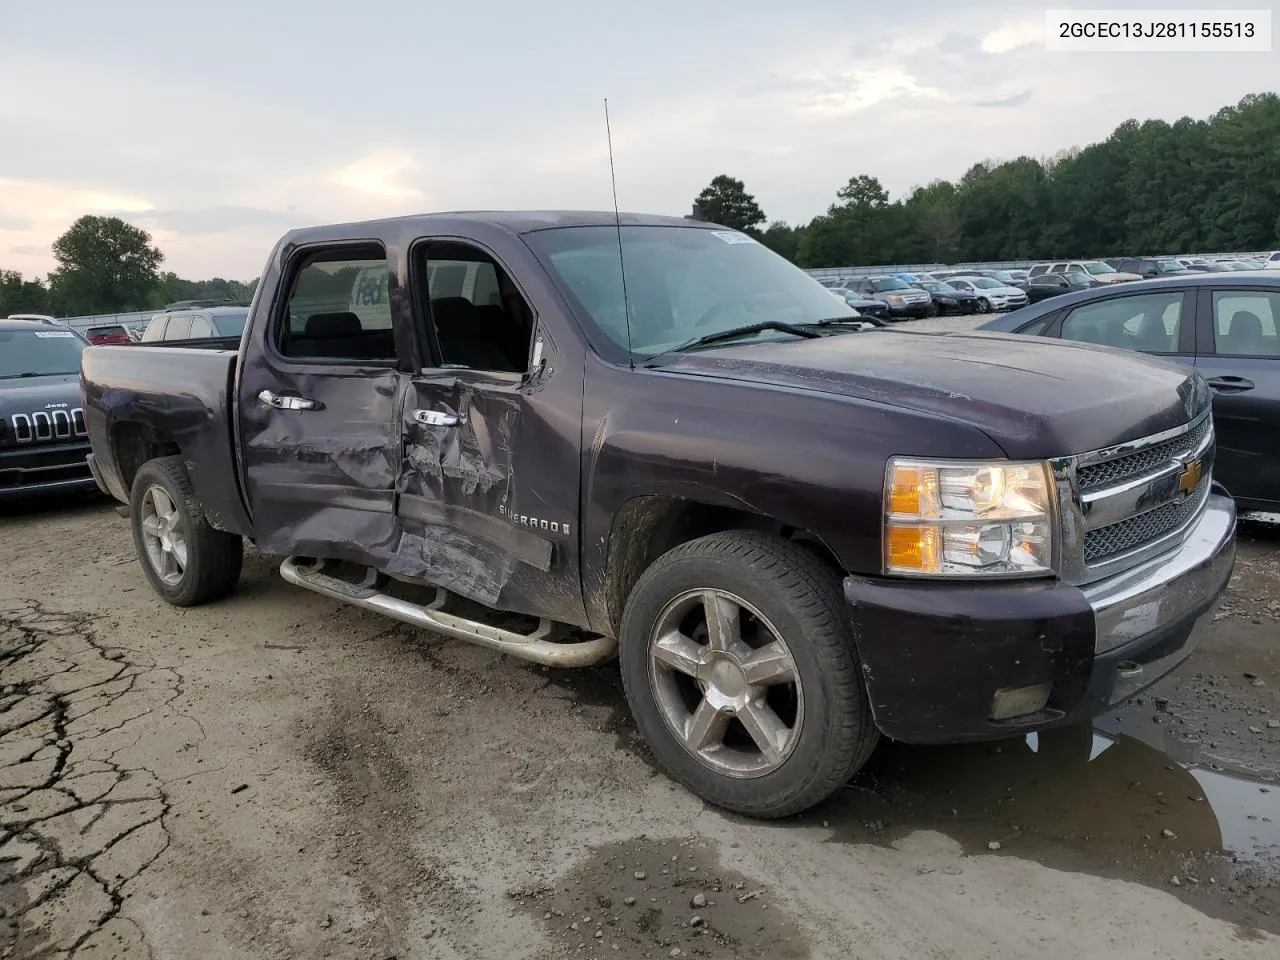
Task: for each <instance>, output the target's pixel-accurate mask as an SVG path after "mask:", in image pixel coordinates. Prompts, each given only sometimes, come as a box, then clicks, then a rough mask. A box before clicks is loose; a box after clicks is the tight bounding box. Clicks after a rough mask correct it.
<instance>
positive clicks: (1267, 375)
mask: <svg viewBox="0 0 1280 960" xmlns="http://www.w3.org/2000/svg"><path fill="white" fill-rule="evenodd" d="M1198 318H1199V319H1198V326H1197V340H1198V350H1197V356H1196V369H1197V370H1198V371H1199V372H1200V373H1201V375H1203V376H1204V378H1205V380H1207V381H1208V382H1209V386H1210V387H1211V388H1212V389H1213V422H1214V429H1215V432H1216V434H1217V442H1218V456H1217V464H1216V466H1215V467H1214V475H1215V477H1216V478H1217V479H1218V481H1219V482H1220V483H1222V485H1223V486H1225V487H1226V488H1227V490H1228V491H1230V492H1231V493H1232V494H1233V495H1234V496H1235V497H1236V498H1237V499H1238V500H1240V501H1241V503H1242V505H1243V506H1245V507H1246V508H1249V507H1251V508H1253V509H1267V510H1274V509H1276V508H1277V507H1280V441H1278V440H1277V438H1280V327H1278V326H1277V324H1278V323H1280V290H1276V289H1275V288H1274V287H1271V288H1270V289H1268V288H1267V287H1264V286H1262V285H1259V286H1258V287H1257V288H1256V289H1249V288H1242V287H1234V286H1233V287H1231V288H1229V289H1224V288H1219V289H1210V288H1207V287H1206V288H1204V289H1203V290H1202V291H1201V294H1200V303H1199V309H1198Z"/></svg>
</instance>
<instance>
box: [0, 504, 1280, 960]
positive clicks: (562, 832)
mask: <svg viewBox="0 0 1280 960" xmlns="http://www.w3.org/2000/svg"><path fill="white" fill-rule="evenodd" d="M1278 547H1280V536H1277V534H1276V532H1275V529H1274V528H1267V527H1260V526H1259V527H1248V528H1246V529H1245V530H1244V531H1243V533H1242V541H1241V558H1240V563H1239V567H1238V570H1237V575H1236V578H1235V580H1234V581H1233V585H1232V588H1231V594H1230V597H1229V600H1228V602H1227V604H1226V606H1225V607H1224V608H1223V613H1222V616H1221V618H1220V619H1219V620H1218V621H1217V622H1216V623H1215V626H1214V630H1213V633H1212V635H1211V636H1210V637H1209V638H1208V639H1207V641H1206V642H1205V643H1204V645H1203V647H1202V648H1201V649H1200V650H1199V651H1198V652H1197V654H1196V655H1195V657H1194V658H1193V660H1192V661H1190V662H1189V663H1188V664H1186V665H1185V666H1184V667H1183V668H1182V669H1181V670H1180V671H1179V672H1178V673H1177V674H1176V675H1175V676H1173V677H1172V678H1170V679H1169V680H1167V681H1166V682H1165V683H1164V684H1162V685H1161V687H1160V688H1159V689H1157V690H1155V691H1153V693H1152V694H1151V695H1150V696H1147V697H1144V698H1143V701H1142V702H1141V703H1135V704H1133V705H1132V706H1131V707H1130V708H1129V709H1127V710H1125V711H1123V712H1122V713H1120V714H1118V715H1116V716H1113V717H1108V718H1105V719H1104V720H1103V721H1102V722H1101V723H1100V724H1099V725H1098V727H1097V728H1096V729H1095V730H1094V731H1090V730H1089V729H1087V728H1085V729H1082V730H1079V731H1068V732H1066V733H1064V734H1063V735H1061V736H1056V737H1049V736H1047V735H1046V736H1044V737H1041V738H1039V739H1034V738H1033V739H1031V740H1030V741H1028V740H1024V739H1019V740H1013V741H1007V742H1005V743H1002V744H995V745H981V746H971V747H959V748H929V749H920V748H914V749H912V748H906V747H902V746H896V745H892V744H889V745H884V746H882V748H881V749H879V750H878V751H877V754H876V755H875V756H874V757H873V759H872V762H871V764H870V765H869V767H868V769H867V770H866V771H865V772H864V773H863V774H861V775H859V777H858V778H857V779H856V780H855V781H854V782H853V783H852V784H850V785H849V787H848V788H847V789H845V790H844V791H842V792H841V794H840V795H839V796H838V797H837V798H835V799H834V800H832V801H831V802H829V803H827V804H825V805H824V806H823V807H821V808H819V809H818V810H815V811H812V812H811V813H809V814H807V815H805V816H804V817H800V818H796V819H795V820H793V821H788V822H785V823H774V824H761V823H753V822H748V821H745V820H742V819H739V818H736V817H731V816H726V815H724V814H722V813H720V812H718V811H716V810H714V809H711V808H708V807H706V806H705V805H704V804H702V803H701V802H700V801H698V800H697V799H696V798H694V797H692V796H691V795H690V794H688V793H687V792H685V791H684V790H682V789H680V788H678V787H676V786H675V785H673V784H672V783H671V782H670V781H669V780H667V779H666V778H665V777H664V776H662V775H661V774H659V773H657V772H656V771H655V770H654V769H653V768H652V766H651V764H650V762H649V759H648V756H647V754H646V752H645V750H644V748H643V747H642V745H640V744H639V743H637V741H636V738H635V735H634V730H633V727H632V725H631V723H630V721H629V719H628V717H627V712H626V708H625V705H624V703H623V700H622V693H621V685H620V683H619V680H618V675H617V670H616V667H613V666H610V667H604V668H600V669H594V670H586V671H575V672H568V671H565V672H555V671H549V670H545V669H542V668H538V667H534V666H530V665H526V664H522V663H518V662H516V661H513V660H510V659H507V658H504V657H501V656H499V655H497V654H495V653H491V652H489V651H485V650H481V649H478V648H475V647H471V646H468V645H466V644H463V643H459V642H455V641H445V640H442V639H440V638H438V637H433V636H431V635H427V634H423V633H419V632H414V631H412V630H409V629H407V628H405V627H402V626H399V625H397V624H395V623H393V622H391V621H388V620H385V619H381V618H379V617H377V616H376V615H373V614H368V613H364V612H361V611H357V610H354V609H351V608H346V607H343V606H341V605H339V604H337V603H334V602H331V601H329V600H327V599H324V598H322V597H319V596H316V595H314V594H310V593H308V592H305V591H302V590H300V589H297V588H294V587H290V586H288V585H287V584H285V583H284V582H283V581H282V580H281V579H280V578H279V576H278V575H277V574H276V573H275V570H274V567H275V565H274V563H272V562H271V561H269V560H268V559H266V558H263V557H260V556H258V555H256V554H252V553H251V554H250V555H249V557H248V560H247V563H246V569H245V573H244V576H243V579H242V581H241V585H240V589H239V591H238V592H237V593H236V594H235V595H234V596H233V597H231V598H230V599H228V600H227V601H224V602H222V603H218V604H214V605H211V606H207V607H201V608H195V609H191V610H185V611H184V610H178V609H175V608H171V607H168V606H166V605H164V604H163V603H161V602H160V601H159V600H158V599H157V598H156V597H155V596H154V595H153V594H152V592H151V591H150V589H149V588H148V587H147V586H146V584H145V581H144V580H143V577H142V574H141V572H140V570H139V569H138V567H137V564H136V562H135V561H134V559H133V557H132V546H131V543H130V540H129V535H128V530H127V526H126V523H125V521H124V520H122V519H121V518H119V517H118V516H116V514H115V513H114V512H113V511H112V510H111V509H110V507H109V506H108V505H106V504H104V503H103V502H102V501H101V500H88V501H86V502H84V503H80V504H71V505H68V504H66V503H60V504H58V505H48V506H45V507H31V506H27V507H21V508H14V507H8V508H3V510H2V511H0V570H3V571H4V573H3V578H2V579H0V684H2V686H0V956H2V957H4V958H24V960H26V958H39V957H46V956H59V957H63V956H72V955H74V956H76V957H86V958H94V960H102V958H108V957H119V958H130V960H132V958H146V957H150V958H188V957H190V958H200V960H212V958H223V957H226V958H237V960H239V958H244V957H255V958H256V957H267V958H298V957H307V958H312V957H334V958H367V960H387V958H391V957H395V958H398V960H408V958H442V960H443V958H490V957H492V958H503V960H505V958H537V960H553V958H570V957H572V958H592V957H618V958H630V960H634V958H643V957H652V958H664V957H680V956H684V957H691V958H692V957H697V958H728V957H751V958H771V960H772V958H783V960H788V958H803V957H815V958H819V957H829V958H846V957H858V958H860V960H877V958H903V960H919V958H970V957H979V956H980V957H984V958H993V960H995V958H1023V957H1026V956H1031V955H1034V956H1037V957H1047V958H1057V957H1063V958H1068V957H1069V958H1076V957H1080V956H1086V957H1134V958H1137V957H1152V956H1157V957H1178V958H1183V957H1196V958H1199V957H1204V958H1211V957H1212V958H1259V960H1261V958H1274V957H1276V956H1278V955H1280V895H1278V893H1277V889H1278V888H1277V885H1276V880H1277V871H1276V860H1275V858H1276V855H1277V852H1280V836H1278V833H1277V822H1280V802H1278V801H1280V782H1277V781H1276V777H1277V775H1278V774H1280V729H1277V726H1280V725H1277V724H1275V720H1276V719H1280V703H1278V702H1277V690H1278V689H1280V654H1278V653H1277V646H1276V644H1275V637H1276V635H1277V618H1278V617H1280V590H1277V586H1276V584H1277V578H1276V574H1277V567H1278V566H1280V549H1278ZM1175 878H1176V879H1175Z"/></svg>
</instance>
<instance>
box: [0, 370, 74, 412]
mask: <svg viewBox="0 0 1280 960" xmlns="http://www.w3.org/2000/svg"><path fill="white" fill-rule="evenodd" d="M78 406H80V375H79V374H78V373H63V374H58V375H56V376H51V377H14V378H12V379H5V380H0V416H3V417H5V418H8V417H9V416H11V415H12V414H15V413H27V414H30V413H35V412H37V411H40V410H55V409H67V410H70V409H72V408H74V407H78Z"/></svg>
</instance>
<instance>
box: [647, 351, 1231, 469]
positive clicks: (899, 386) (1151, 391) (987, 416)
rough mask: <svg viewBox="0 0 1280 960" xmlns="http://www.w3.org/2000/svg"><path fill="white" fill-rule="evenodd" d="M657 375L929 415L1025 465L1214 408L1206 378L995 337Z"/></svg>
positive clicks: (729, 359) (748, 358) (750, 355)
mask: <svg viewBox="0 0 1280 960" xmlns="http://www.w3.org/2000/svg"><path fill="white" fill-rule="evenodd" d="M657 367H658V369H662V370H664V371H666V372H669V373H675V374H685V375H688V376H701V377H720V378H725V379H732V380H739V381H747V382H755V383H759V384H762V385H768V386H772V387H778V388H782V389H785V390H806V391H818V392H822V393H826V394H829V395H833V396H840V397H847V398H850V399H855V400H861V401H867V402H872V403H881V404H887V405H890V406H894V407H901V408H904V409H910V410H915V411H918V412H922V413H929V414H933V415H936V416H938V417H940V418H945V419H949V420H954V421H957V422H960V423H965V424H968V425H970V426H973V427H976V428H977V429H979V430H981V431H983V432H984V433H986V434H987V436H989V437H990V438H991V439H992V440H994V441H995V442H996V443H997V444H999V445H1000V446H1001V448H1002V449H1003V450H1004V451H1005V453H1006V454H1007V455H1008V456H1010V457H1013V458H1026V459H1040V458H1047V457H1057V456H1065V455H1069V454H1076V453H1084V452H1086V451H1089V450H1096V449H1099V448H1101V447H1107V446H1111V445H1112V444H1116V443H1124V442H1126V441H1129V440H1135V439H1138V438H1140V437H1145V436H1149V435H1150V434H1153V433H1158V432H1160V431H1162V430H1168V429H1172V428H1173V427H1177V426H1180V425H1182V424H1184V423H1186V422H1187V421H1188V420H1189V419H1191V418H1192V417H1193V416H1195V415H1196V414H1197V413H1199V412H1200V411H1201V410H1203V409H1204V408H1205V407H1207V406H1208V404H1209V391H1208V388H1207V386H1206V385H1205V383H1204V379H1203V378H1202V377H1200V376H1199V375H1198V374H1196V373H1195V372H1194V370H1192V369H1191V368H1190V367H1183V366H1181V365H1179V364H1177V363H1175V362H1173V361H1168V360H1160V359H1156V358H1153V357H1147V356H1143V355H1142V354H1137V353H1130V352H1128V351H1122V350H1118V349H1113V348H1110V347H1098V346H1094V345H1092V344H1080V343H1066V342H1062V341H1055V340H1045V339H1043V338H1041V337H1019V336H1016V335H1011V334H997V333H908V332H903V331H896V330H875V331H868V332H863V333H848V334H844V335H837V336H832V337H823V338H820V339H814V340H797V341H779V342H772V341H771V342H768V343H756V344H750V345H746V344H744V345H737V344H735V345H733V346H727V347H721V348H716V349H712V350H704V351H699V352H696V353H686V354H674V355H668V356H667V357H666V358H663V360H662V361H661V362H659V363H658V364H657ZM904 452H912V451H904Z"/></svg>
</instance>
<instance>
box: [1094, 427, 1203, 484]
mask: <svg viewBox="0 0 1280 960" xmlns="http://www.w3.org/2000/svg"><path fill="white" fill-rule="evenodd" d="M1212 430H1213V421H1212V420H1210V419H1209V418H1208V417H1205V418H1204V419H1203V420H1202V421H1201V422H1200V423H1199V425H1197V426H1196V427H1194V428H1192V429H1191V430H1190V431H1188V432H1187V433H1184V434H1182V435H1181V436H1176V437H1173V438H1172V439H1170V440H1165V441H1163V442H1161V443H1155V444H1153V445H1151V446H1149V447H1144V448H1142V449H1139V450H1138V451H1136V452H1135V453H1131V454H1129V455H1128V456H1120V457H1116V458H1115V459H1114V460H1105V461H1103V462H1102V463H1095V464H1091V465H1089V466H1085V467H1081V468H1080V470H1079V472H1078V474H1077V476H1078V478H1079V480H1080V492H1081V493H1089V492H1090V491H1092V490H1096V489H1097V488H1099V487H1106V486H1109V485H1111V484H1116V483H1122V482H1124V481H1125V480H1130V479H1132V478H1134V477H1137V476H1141V475H1142V474H1144V473H1148V472H1150V471H1151V470H1152V469H1153V468H1158V467H1160V466H1163V465H1164V464H1167V463H1168V462H1169V461H1170V460H1175V459H1178V458H1181V457H1185V456H1187V455H1189V454H1190V453H1192V452H1193V451H1194V450H1196V448H1197V447H1199V446H1200V444H1201V443H1203V442H1204V439H1205V437H1206V436H1207V435H1208V434H1209V433H1210V432H1211V431H1212Z"/></svg>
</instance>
